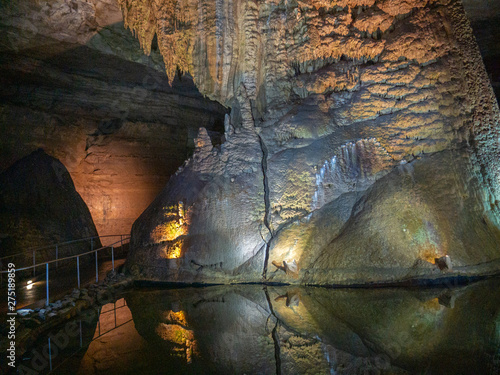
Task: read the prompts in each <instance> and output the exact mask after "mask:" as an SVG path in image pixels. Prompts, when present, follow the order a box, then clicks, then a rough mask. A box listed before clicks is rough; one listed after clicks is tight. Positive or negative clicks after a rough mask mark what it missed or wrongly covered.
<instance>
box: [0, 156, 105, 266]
mask: <svg viewBox="0 0 500 375" xmlns="http://www.w3.org/2000/svg"><path fill="white" fill-rule="evenodd" d="M0 228H1V229H0V231H1V242H0V249H1V252H0V254H1V255H2V257H4V256H7V255H12V254H14V253H20V252H25V251H26V250H28V249H30V248H38V247H43V246H47V245H52V244H56V243H61V242H66V241H72V240H77V239H83V238H89V237H95V236H97V231H96V228H95V225H94V222H93V221H92V217H91V216H90V212H89V209H88V208H87V206H86V204H85V202H84V201H83V200H82V198H81V197H80V195H79V194H78V193H77V191H76V190H75V185H74V184H73V181H72V180H71V176H70V175H69V173H68V171H67V170H66V168H65V167H64V165H63V164H62V163H61V162H60V161H59V160H57V159H55V158H53V157H51V156H49V155H47V154H46V153H45V152H44V151H43V150H38V151H35V152H33V153H31V154H30V155H28V156H26V157H25V158H23V159H21V160H19V161H17V162H16V163H14V164H13V165H12V166H11V167H9V168H8V169H7V170H5V171H4V172H3V173H2V174H0ZM99 244H100V242H99V240H98V239H96V240H94V248H97V247H98V246H99ZM89 250H90V242H89V241H84V242H81V243H77V244H74V245H72V246H71V247H69V246H65V247H64V248H63V247H61V252H60V254H59V256H60V257H63V256H68V255H72V254H76V253H82V252H85V251H89ZM31 256H32V255H31V253H30V252H27V253H25V255H23V256H21V257H16V258H14V260H15V264H16V267H17V268H21V267H24V266H27V265H30V264H31V263H30V262H31V261H32V258H31ZM54 256H55V253H54V248H52V247H51V248H48V249H46V250H45V251H37V254H36V260H37V262H43V261H44V260H49V259H53V257H54Z"/></svg>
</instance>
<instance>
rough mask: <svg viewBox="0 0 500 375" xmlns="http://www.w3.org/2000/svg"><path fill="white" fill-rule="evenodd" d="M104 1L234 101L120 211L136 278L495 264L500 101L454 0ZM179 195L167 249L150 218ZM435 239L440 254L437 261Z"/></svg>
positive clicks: (341, 279) (392, 274)
mask: <svg viewBox="0 0 500 375" xmlns="http://www.w3.org/2000/svg"><path fill="white" fill-rule="evenodd" d="M119 4H120V6H121V8H122V11H123V15H124V22H125V26H126V27H128V28H130V29H131V30H133V31H134V33H135V35H136V36H137V38H138V39H139V41H140V43H141V46H142V47H143V49H144V51H145V52H146V53H149V52H150V48H151V43H152V41H153V39H154V37H155V35H156V38H157V41H158V47H159V50H160V52H161V54H162V55H163V59H164V62H165V68H166V73H167V76H168V77H169V79H170V80H171V79H172V78H173V77H174V76H175V72H176V71H177V70H180V71H183V72H186V73H189V74H191V75H192V76H193V78H194V82H195V83H196V85H197V87H198V88H199V90H200V92H201V93H203V94H205V95H207V96H208V97H210V98H212V99H215V100H217V101H219V102H220V103H223V104H225V105H227V106H230V107H231V114H230V115H229V116H228V117H227V118H226V121H225V129H226V134H225V142H224V143H223V144H222V145H221V146H220V147H210V145H208V147H207V145H204V146H203V147H201V146H200V147H198V148H197V149H196V150H195V154H194V156H193V158H192V159H190V160H188V161H187V162H186V163H185V165H184V166H183V168H182V169H181V170H179V171H178V173H177V174H176V176H175V177H173V178H172V179H171V180H170V181H169V183H168V184H167V186H166V187H165V189H164V191H163V192H162V193H161V194H160V196H159V197H158V198H157V199H156V201H155V202H154V203H153V204H152V205H151V206H150V207H149V208H148V209H147V210H146V211H145V212H144V213H143V215H142V216H141V217H140V218H139V219H138V220H137V221H136V223H135V224H134V228H133V233H132V244H131V254H130V257H129V259H128V263H127V264H128V267H129V269H130V270H131V272H133V273H134V274H135V276H136V277H137V278H139V279H150V280H168V281H201V282H246V281H261V280H262V276H263V275H262V270H263V269H264V276H265V278H266V280H267V281H273V282H286V283H300V282H305V283H313V284H327V285H331V284H337V283H338V284H360V283H361V284H362V283H367V282H381V283H383V282H395V281H407V280H413V279H419V278H430V279H433V280H436V281H439V280H440V279H442V278H445V277H453V276H454V275H456V274H458V272H461V273H463V274H470V275H479V274H481V275H482V274H489V273H494V272H497V271H498V269H499V262H498V259H499V257H500V250H499V249H500V246H499V245H498V244H499V243H500V242H499V241H500V232H499V225H500V220H499V200H500V168H499V160H500V158H499V136H500V133H499V131H500V130H499V118H500V117H499V110H498V105H497V103H496V100H495V97H494V94H493V90H492V88H491V85H490V83H489V79H488V76H487V74H486V72H485V70H484V65H483V63H482V60H481V56H480V54H479V50H478V47H477V45H476V44H475V41H474V37H473V35H472V31H471V28H470V25H469V22H468V20H467V18H466V16H465V12H464V9H463V6H462V5H461V2H459V1H456V0H406V1H404V2H401V1H399V0H337V1H319V0H304V1H299V2H281V1H277V0H276V1H266V2H255V1H250V0H248V1H246V0H239V1H238V0H234V1H230V0H226V1H223V0H220V1H215V2H214V1H208V0H199V1H195V0H182V1H172V0H163V1H155V2H150V1H146V0H120V1H119ZM262 145H265V149H266V151H265V152H263V148H262V147H261V146H262ZM262 157H264V158H265V159H266V160H265V161H266V164H265V168H264V169H265V170H264V169H263V168H262V166H263V165H264V164H263V163H262ZM262 181H264V182H265V186H264V185H263V184H262ZM179 202H183V204H184V205H185V207H186V209H187V210H189V212H190V215H191V216H190V217H191V220H190V224H189V229H188V230H187V232H186V233H187V234H183V236H182V239H183V241H182V246H181V249H180V251H178V253H179V256H178V257H176V258H175V259H164V257H162V256H161V254H164V253H165V252H167V253H168V252H169V250H168V247H169V246H173V245H171V244H170V243H169V242H168V241H167V242H165V241H151V237H150V233H151V232H152V231H155V230H156V228H158V227H160V226H162V225H163V226H164V225H165V215H164V212H163V211H162V210H163V207H169V206H172V205H176V204H178V203H179ZM169 220H170V219H169ZM266 227H267V228H268V229H269V230H268V231H267V232H266V230H265V229H266ZM263 228H264V229H263ZM271 238H272V241H270V239H271ZM176 246H177V245H176ZM165 248H167V250H165ZM445 256H448V257H449V259H450V260H451V262H452V263H453V269H448V268H443V269H440V267H438V265H436V264H435V259H440V258H442V257H445ZM283 264H295V266H294V267H296V270H297V272H296V273H295V272H283V270H282V268H283V267H282V266H281V265H283ZM214 265H215V266H214ZM217 265H218V266H217ZM276 265H278V266H276Z"/></svg>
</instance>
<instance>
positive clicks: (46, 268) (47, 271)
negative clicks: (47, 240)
mask: <svg viewBox="0 0 500 375" xmlns="http://www.w3.org/2000/svg"><path fill="white" fill-rule="evenodd" d="M45 270H46V271H45V272H46V273H47V275H46V284H47V285H46V288H47V301H45V306H48V305H49V264H48V263H45Z"/></svg>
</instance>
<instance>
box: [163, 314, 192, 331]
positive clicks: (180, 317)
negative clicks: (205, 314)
mask: <svg viewBox="0 0 500 375" xmlns="http://www.w3.org/2000/svg"><path fill="white" fill-rule="evenodd" d="M165 319H166V320H167V321H168V322H169V323H176V324H180V325H183V326H185V327H187V321H186V315H185V314H184V311H179V312H175V311H169V312H167V313H165Z"/></svg>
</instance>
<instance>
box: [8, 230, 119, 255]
mask: <svg viewBox="0 0 500 375" xmlns="http://www.w3.org/2000/svg"><path fill="white" fill-rule="evenodd" d="M128 235H129V234H128V233H127V234H107V235H104V236H91V237H85V238H79V239H77V240H71V241H66V242H58V243H55V244H52V245H45V246H41V247H28V248H27V249H26V250H24V251H21V252H19V253H15V254H10V255H5V256H3V257H0V260H2V259H6V258H10V257H15V256H18V255H23V254H25V253H31V252H33V251H38V250H45V249H50V248H53V247H55V246H64V245H69V244H73V243H77V242H80V241H81V242H83V241H88V240H93V239H94V238H106V237H118V236H120V237H123V236H128Z"/></svg>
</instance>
